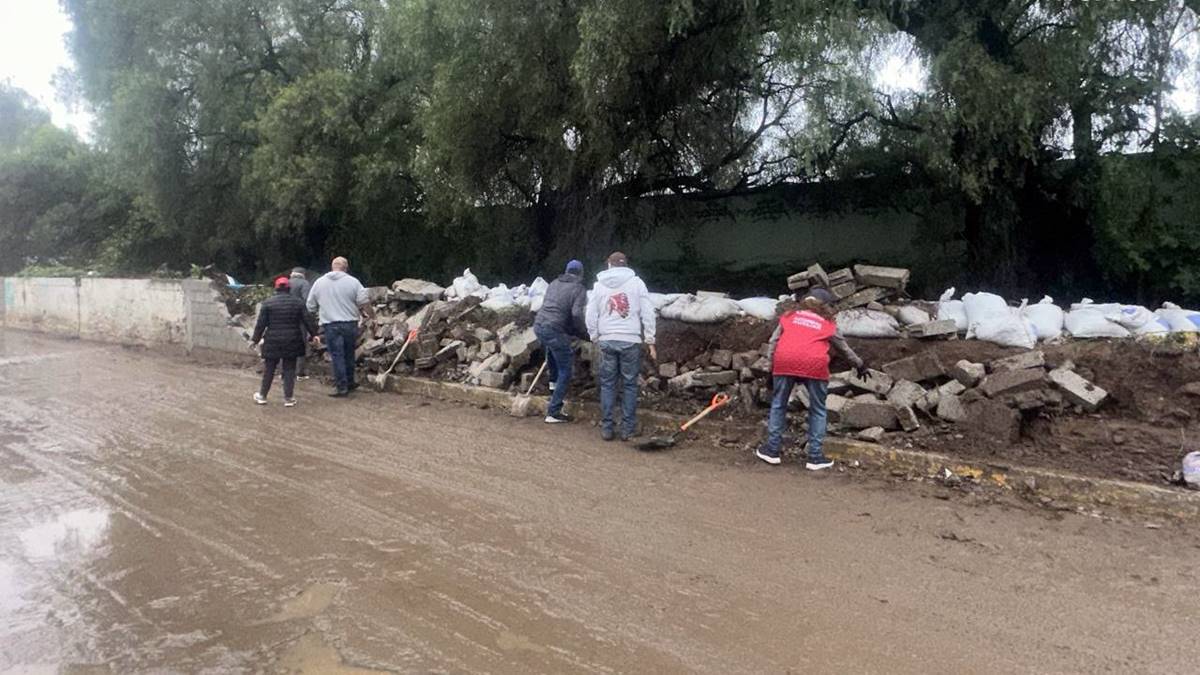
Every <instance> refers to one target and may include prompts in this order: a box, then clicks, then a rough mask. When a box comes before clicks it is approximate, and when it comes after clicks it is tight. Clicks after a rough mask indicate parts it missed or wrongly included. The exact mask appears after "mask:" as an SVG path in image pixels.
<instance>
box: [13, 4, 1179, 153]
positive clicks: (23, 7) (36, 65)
mask: <svg viewBox="0 0 1200 675" xmlns="http://www.w3.org/2000/svg"><path fill="white" fill-rule="evenodd" d="M70 26H71V22H70V21H69V20H68V19H67V16H66V15H65V14H64V13H63V11H62V9H61V8H60V7H59V5H58V0H0V80H9V81H11V82H12V83H13V84H14V85H16V86H18V87H20V88H22V89H24V90H25V91H27V92H29V93H30V94H31V95H32V96H33V97H34V98H36V99H37V100H38V101H39V102H40V103H41V104H42V105H43V106H44V107H45V108H46V109H47V110H49V111H50V114H51V116H52V117H53V118H54V123H55V124H57V125H59V126H61V127H64V128H71V129H74V130H75V131H76V132H77V133H78V134H79V135H80V136H82V137H83V138H85V139H86V138H90V136H91V133H90V129H91V122H92V116H91V115H90V114H89V113H88V112H87V110H86V106H84V105H82V104H80V105H70V104H68V103H67V102H64V101H62V100H61V98H60V97H59V96H58V92H57V91H56V90H55V86H54V75H55V73H57V72H58V71H59V69H60V68H65V69H68V70H69V69H71V68H72V66H73V62H72V60H71V58H70V57H69V56H68V55H67V49H66V44H65V35H66V33H67V31H68V30H69V29H70ZM1189 46H1190V49H1189V52H1190V54H1189V56H1191V57H1193V58H1196V59H1200V48H1198V47H1197V45H1196V41H1192V43H1191V44H1190V45H1189ZM1197 77H1198V76H1197V75H1196V73H1195V72H1194V71H1193V73H1191V74H1190V75H1189V76H1185V77H1183V78H1181V79H1180V81H1179V82H1177V83H1176V86H1177V87H1179V88H1178V89H1177V90H1176V92H1175V93H1174V95H1173V96H1172V103H1174V105H1175V106H1176V107H1177V108H1178V109H1180V110H1183V111H1187V112H1196V111H1197V110H1200V92H1198V89H1200V87H1198V86H1197V84H1198V83H1197V81H1196V79H1197ZM923 80H924V78H923V77H922V74H921V73H920V71H919V69H918V68H916V67H914V64H913V63H912V61H911V60H908V59H905V58H902V57H898V56H893V57H891V58H889V59H888V60H887V61H886V63H885V65H884V68H883V69H882V70H881V72H880V83H879V84H880V85H881V86H882V87H883V88H885V89H891V90H896V89H914V88H920V87H923V86H924V81H923Z"/></svg>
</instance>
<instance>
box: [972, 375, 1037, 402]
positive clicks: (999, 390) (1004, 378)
mask: <svg viewBox="0 0 1200 675" xmlns="http://www.w3.org/2000/svg"><path fill="white" fill-rule="evenodd" d="M1045 382H1046V373H1045V372H1044V371H1043V370H1042V369H1041V368H1026V369H1021V370H1003V371H1000V372H998V373H992V374H991V375H988V376H987V377H986V378H985V379H984V380H983V384H981V385H979V389H980V390H981V391H982V392H983V394H984V395H985V396H987V397H988V398H995V397H997V396H999V395H1001V394H1015V393H1018V392H1022V391H1031V390H1033V389H1040V388H1041V387H1042V386H1044V384H1045Z"/></svg>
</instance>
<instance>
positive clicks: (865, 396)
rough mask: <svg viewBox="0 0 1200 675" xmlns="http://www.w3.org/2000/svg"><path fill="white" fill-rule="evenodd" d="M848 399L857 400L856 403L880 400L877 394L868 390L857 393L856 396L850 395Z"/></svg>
mask: <svg viewBox="0 0 1200 675" xmlns="http://www.w3.org/2000/svg"><path fill="white" fill-rule="evenodd" d="M850 400H851V401H855V402H858V403H862V402H864V401H865V402H867V403H878V402H879V401H880V399H879V395H878V394H872V393H870V392H866V393H862V394H859V395H857V396H853V397H851V399H850Z"/></svg>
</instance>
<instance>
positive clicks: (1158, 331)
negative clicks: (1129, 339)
mask: <svg viewBox="0 0 1200 675" xmlns="http://www.w3.org/2000/svg"><path fill="white" fill-rule="evenodd" d="M1170 332H1171V324H1170V323H1168V322H1167V320H1166V319H1164V318H1162V317H1160V316H1158V315H1157V314H1155V315H1154V320H1153V321H1148V322H1146V323H1144V324H1142V325H1141V326H1139V327H1138V328H1137V330H1135V331H1133V334H1134V335H1166V334H1167V333H1170Z"/></svg>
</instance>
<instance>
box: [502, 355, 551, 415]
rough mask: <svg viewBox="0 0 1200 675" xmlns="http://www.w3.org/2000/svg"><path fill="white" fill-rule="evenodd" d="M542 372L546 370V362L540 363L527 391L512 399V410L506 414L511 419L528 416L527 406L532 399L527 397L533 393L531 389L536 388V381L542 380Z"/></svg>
mask: <svg viewBox="0 0 1200 675" xmlns="http://www.w3.org/2000/svg"><path fill="white" fill-rule="evenodd" d="M544 370H546V362H545V361H542V367H541V368H538V371H537V375H534V376H533V382H531V383H530V384H529V389H526V390H525V393H524V394H520V395H518V396H517V397H516V398H514V399H513V402H512V409H510V410H509V411H508V414H510V415H512V416H513V417H525V416H527V415H529V406H530V405H531V404H532V403H533V399H532V398H530V397H529V395H530V394H532V393H533V388H534V387H536V386H537V383H538V380H540V379H542V371H544Z"/></svg>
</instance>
